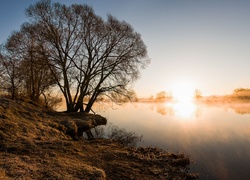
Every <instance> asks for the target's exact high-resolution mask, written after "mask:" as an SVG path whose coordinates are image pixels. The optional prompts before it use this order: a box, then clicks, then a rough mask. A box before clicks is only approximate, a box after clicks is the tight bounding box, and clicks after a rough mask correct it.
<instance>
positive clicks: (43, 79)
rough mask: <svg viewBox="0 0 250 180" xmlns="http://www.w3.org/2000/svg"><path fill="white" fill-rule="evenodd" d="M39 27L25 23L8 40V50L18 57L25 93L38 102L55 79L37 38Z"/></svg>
mask: <svg viewBox="0 0 250 180" xmlns="http://www.w3.org/2000/svg"><path fill="white" fill-rule="evenodd" d="M36 31H37V29H36V28H35V27H34V26H29V25H28V24H24V25H23V26H22V28H21V30H20V31H18V32H14V33H13V34H12V35H11V36H10V38H9V39H8V40H7V43H6V45H5V47H6V50H7V51H8V52H9V53H11V54H12V56H15V57H16V59H18V62H19V63H18V66H17V70H16V72H17V73H18V79H19V84H20V85H21V86H22V90H23V95H25V96H26V97H28V98H30V99H31V100H32V101H35V102H38V101H39V98H40V97H41V95H42V94H43V95H44V94H45V92H46V90H48V89H49V88H51V87H52V86H53V85H54V84H55V83H56V81H55V80H54V78H53V76H52V74H51V71H50V69H49V66H48V65H47V60H46V59H44V58H45V56H43V54H44V52H43V51H41V46H40V44H39V42H38V41H37V40H36Z"/></svg>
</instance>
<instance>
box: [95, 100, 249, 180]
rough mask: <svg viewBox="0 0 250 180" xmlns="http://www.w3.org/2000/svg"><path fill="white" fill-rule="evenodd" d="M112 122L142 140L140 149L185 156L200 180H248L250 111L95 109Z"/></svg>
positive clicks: (158, 106) (170, 106) (142, 106)
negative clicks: (150, 147) (198, 174)
mask: <svg viewBox="0 0 250 180" xmlns="http://www.w3.org/2000/svg"><path fill="white" fill-rule="evenodd" d="M96 109H97V110H98V111H97V113H99V114H101V115H102V116H104V117H106V118H107V119H108V122H110V123H113V124H115V125H118V126H119V127H120V128H125V129H127V130H129V131H134V132H136V133H137V134H138V135H143V141H142V142H141V143H140V144H139V145H142V146H150V145H152V146H158V147H161V148H163V149H165V150H169V151H172V152H183V153H185V154H187V155H190V156H191V159H192V160H194V161H195V162H196V164H195V166H194V167H193V168H192V169H191V171H195V172H199V173H200V179H249V178H250V172H249V167H250V130H249V127H250V114H249V113H250V106H249V105H248V104H244V105H241V104H235V105H232V104H231V105H230V106H228V105H227V106H225V105H216V106H213V105H206V104H195V103H191V102H185V103H126V104H124V105H122V106H116V107H115V108H108V106H99V107H98V105H97V106H96Z"/></svg>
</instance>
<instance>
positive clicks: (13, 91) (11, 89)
mask: <svg viewBox="0 0 250 180" xmlns="http://www.w3.org/2000/svg"><path fill="white" fill-rule="evenodd" d="M0 64H1V66H2V72H1V81H2V84H1V88H2V89H3V90H4V91H7V92H8V93H9V94H10V96H11V98H12V99H16V98H17V95H18V92H19V88H20V85H21V79H20V75H19V73H18V67H19V64H20V59H19V58H18V55H16V54H14V53H12V52H11V51H8V50H7V49H6V48H5V47H4V46H3V47H1V49H0Z"/></svg>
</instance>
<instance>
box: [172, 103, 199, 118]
mask: <svg viewBox="0 0 250 180" xmlns="http://www.w3.org/2000/svg"><path fill="white" fill-rule="evenodd" d="M173 109H174V112H175V115H176V116H180V117H182V118H189V117H191V116H193V115H194V113H195V111H196V105H195V104H194V103H193V102H191V101H183V102H176V103H174V104H173Z"/></svg>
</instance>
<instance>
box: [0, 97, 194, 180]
mask: <svg viewBox="0 0 250 180" xmlns="http://www.w3.org/2000/svg"><path fill="white" fill-rule="evenodd" d="M62 118H66V117H65V116H61V115H60V114H58V113H56V112H53V111H48V110H46V109H43V108H41V107H39V106H38V105H34V104H32V103H29V102H23V101H12V100H8V99H0V179H65V180H68V179H70V180H72V179H196V176H195V175H193V174H190V173H188V169H189V165H190V160H189V158H188V157H187V156H185V155H183V154H173V153H170V152H166V151H163V150H161V149H159V148H150V147H148V148H132V147H125V146H123V145H122V144H120V143H118V142H116V141H114V140H110V139H94V140H84V139H82V140H79V141H74V140H73V139H72V137H71V136H69V135H67V134H65V131H63V129H64V128H63V127H61V124H60V123H59V122H60V121H62ZM67 118H70V117H67Z"/></svg>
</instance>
